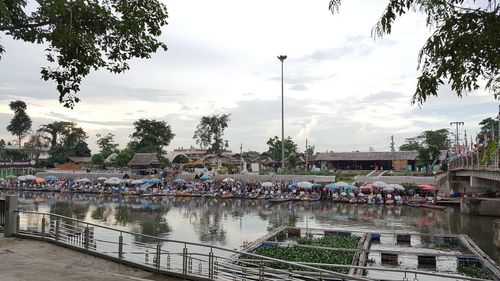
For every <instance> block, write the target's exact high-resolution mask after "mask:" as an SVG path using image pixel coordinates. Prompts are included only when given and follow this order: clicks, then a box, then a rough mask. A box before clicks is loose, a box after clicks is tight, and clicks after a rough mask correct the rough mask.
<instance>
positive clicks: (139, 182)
mask: <svg viewBox="0 0 500 281" xmlns="http://www.w3.org/2000/svg"><path fill="white" fill-rule="evenodd" d="M143 183H144V182H143V181H142V180H133V181H132V182H131V184H143Z"/></svg>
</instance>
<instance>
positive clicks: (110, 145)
mask: <svg viewBox="0 0 500 281" xmlns="http://www.w3.org/2000/svg"><path fill="white" fill-rule="evenodd" d="M97 145H98V146H99V151H100V153H101V154H102V156H103V157H104V159H107V158H108V157H109V156H110V155H111V154H113V153H117V152H118V144H117V143H115V135H114V134H112V133H108V134H107V135H105V136H103V137H100V138H99V139H98V140H97Z"/></svg>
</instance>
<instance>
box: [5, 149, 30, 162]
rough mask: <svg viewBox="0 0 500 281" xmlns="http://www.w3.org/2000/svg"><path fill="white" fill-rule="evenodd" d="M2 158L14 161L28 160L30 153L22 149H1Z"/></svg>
mask: <svg viewBox="0 0 500 281" xmlns="http://www.w3.org/2000/svg"><path fill="white" fill-rule="evenodd" d="M0 159H2V160H12V161H20V160H28V159H29V155H28V153H27V152H26V151H25V150H23V149H21V150H18V149H16V150H14V149H0Z"/></svg>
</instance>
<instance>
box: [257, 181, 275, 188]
mask: <svg viewBox="0 0 500 281" xmlns="http://www.w3.org/2000/svg"><path fill="white" fill-rule="evenodd" d="M273 185H274V184H273V183H272V182H268V181H266V182H263V183H261V184H260V186H262V187H273Z"/></svg>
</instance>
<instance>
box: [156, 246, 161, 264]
mask: <svg viewBox="0 0 500 281" xmlns="http://www.w3.org/2000/svg"><path fill="white" fill-rule="evenodd" d="M160 257H161V244H160V242H158V245H156V264H155V266H156V269H160Z"/></svg>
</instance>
